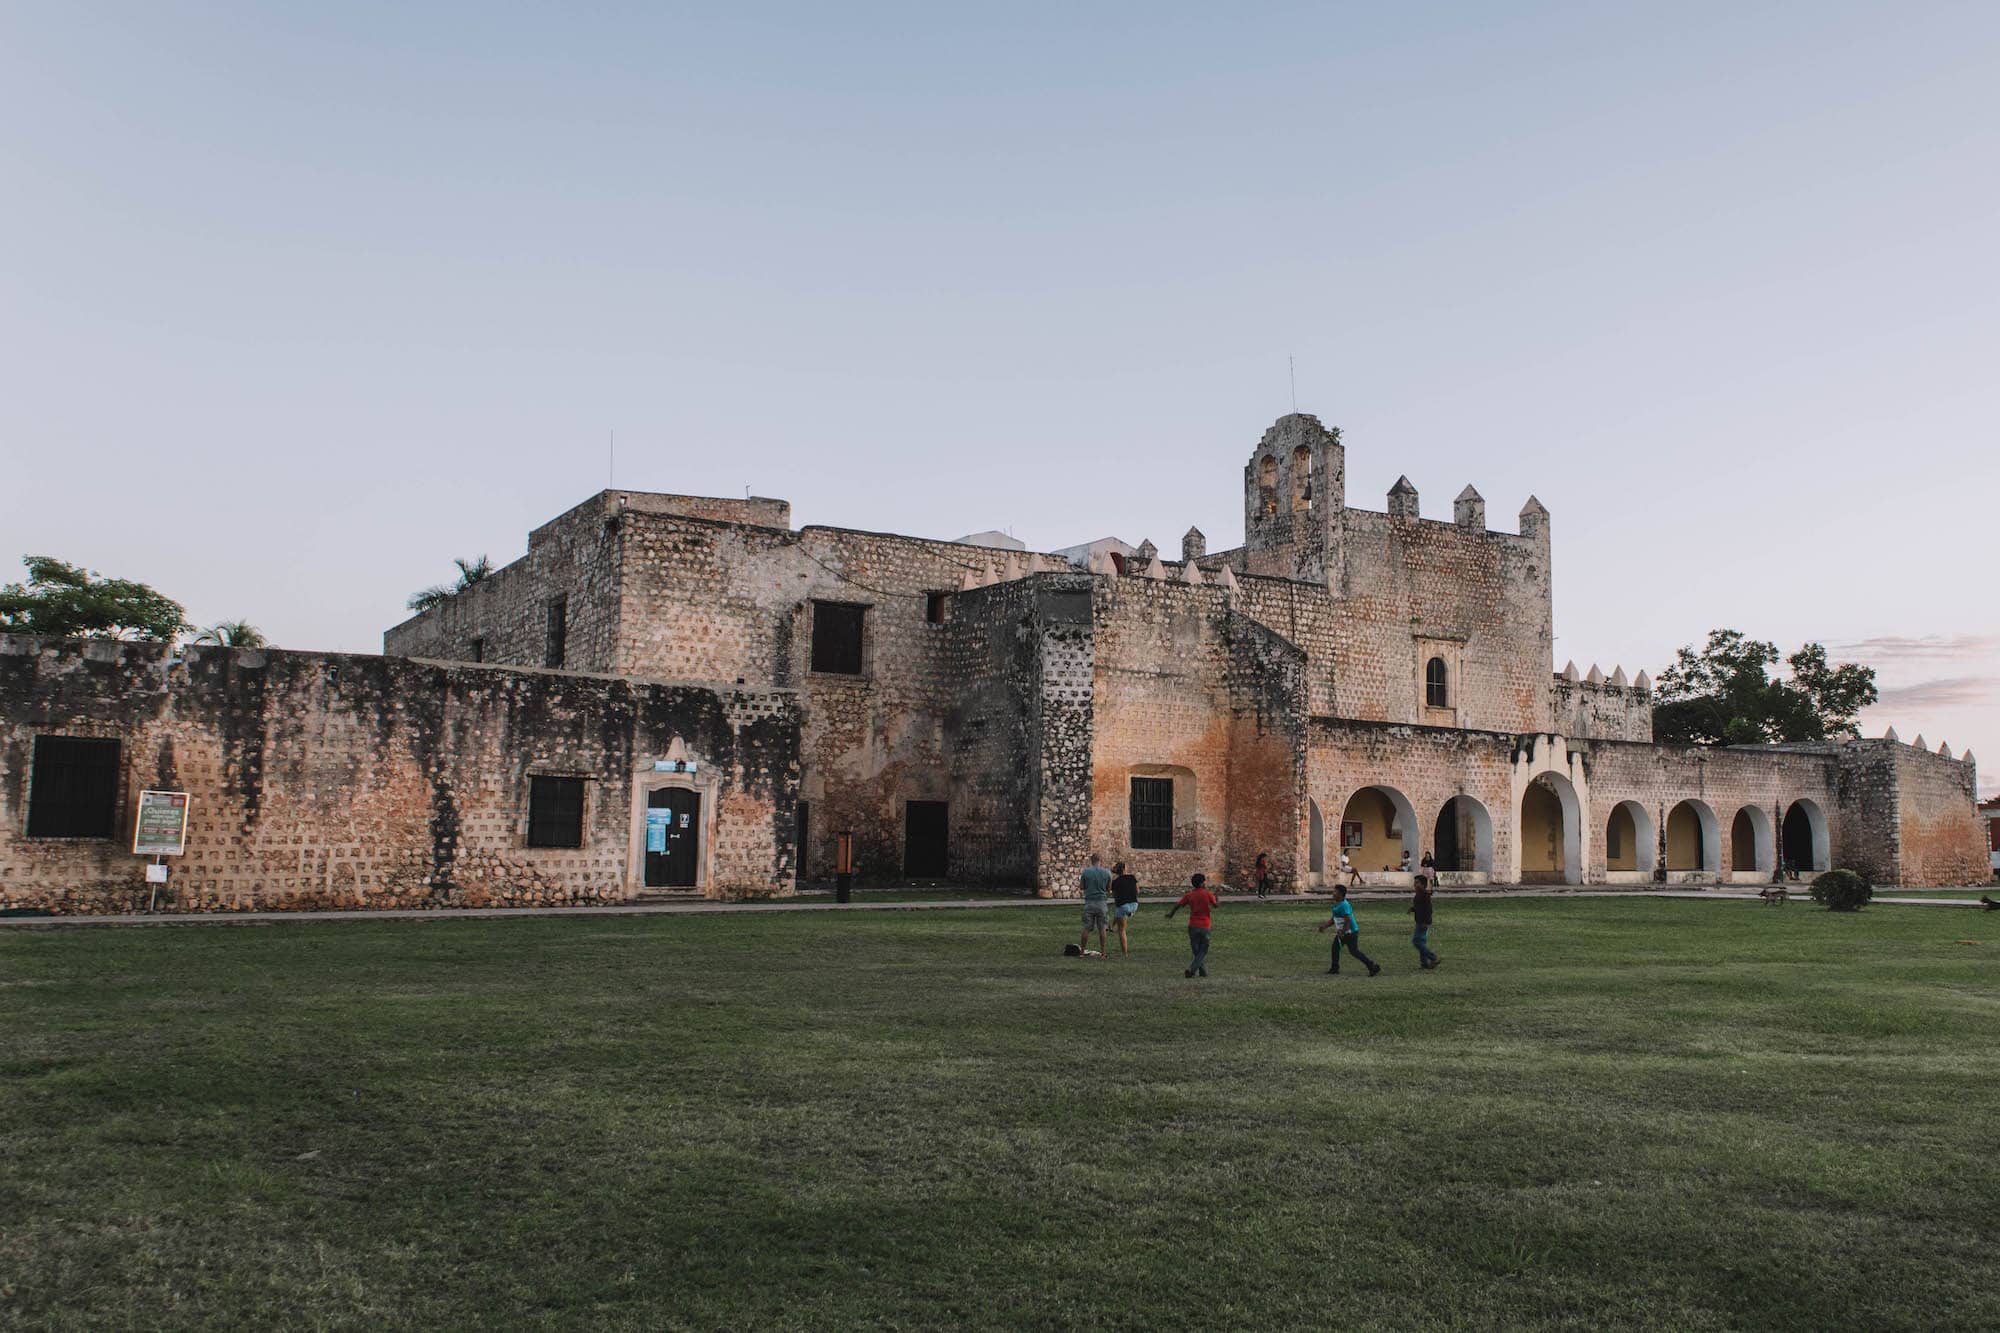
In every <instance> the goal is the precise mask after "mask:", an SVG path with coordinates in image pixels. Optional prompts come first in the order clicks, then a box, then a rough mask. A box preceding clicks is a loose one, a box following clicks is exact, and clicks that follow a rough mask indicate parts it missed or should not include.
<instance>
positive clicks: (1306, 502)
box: [1292, 444, 1313, 514]
mask: <svg viewBox="0 0 2000 1333" xmlns="http://www.w3.org/2000/svg"><path fill="white" fill-rule="evenodd" d="M1312 469H1313V455H1312V450H1310V449H1308V448H1306V447H1305V446H1304V445H1303V444H1302V445H1300V446H1299V447H1298V448H1296V449H1294V450H1292V512H1293V513H1295V514H1296V513H1298V512H1300V511H1301V510H1306V509H1311V508H1312V504H1313V485H1312V475H1313V473H1312Z"/></svg>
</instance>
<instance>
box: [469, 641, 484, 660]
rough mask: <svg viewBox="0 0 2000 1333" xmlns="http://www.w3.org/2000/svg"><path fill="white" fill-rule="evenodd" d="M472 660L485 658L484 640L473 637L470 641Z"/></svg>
mask: <svg viewBox="0 0 2000 1333" xmlns="http://www.w3.org/2000/svg"><path fill="white" fill-rule="evenodd" d="M472 660H473V661H475V662H484V661H485V660H486V640H484V639H474V640H473V641H472Z"/></svg>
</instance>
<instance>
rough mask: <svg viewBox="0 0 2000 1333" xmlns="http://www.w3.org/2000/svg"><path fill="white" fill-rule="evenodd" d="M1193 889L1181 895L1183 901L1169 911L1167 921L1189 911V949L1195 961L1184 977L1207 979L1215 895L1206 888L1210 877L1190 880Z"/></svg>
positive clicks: (1199, 876) (1189, 965)
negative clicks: (1182, 911) (1175, 914)
mask: <svg viewBox="0 0 2000 1333" xmlns="http://www.w3.org/2000/svg"><path fill="white" fill-rule="evenodd" d="M1188 883H1189V884H1190V885H1192V886H1193V887H1192V888H1190V889H1189V890H1188V891H1187V892H1186V893H1183V894H1182V895H1181V900H1180V901H1179V902H1177V903H1175V904H1174V905H1173V906H1172V907H1169V908H1168V909H1167V920H1169V921H1171V920H1173V919H1174V913H1175V912H1178V911H1180V910H1181V909H1182V908H1183V907H1185V908H1187V909H1188V949H1189V951H1190V952H1192V953H1193V954H1194V961H1193V962H1191V963H1189V964H1188V969H1187V971H1186V972H1184V973H1182V974H1181V975H1183V976H1189V977H1205V976H1207V975H1208V932H1209V928H1210V925H1211V923H1212V922H1213V921H1214V917H1213V916H1211V915H1210V914H1211V913H1212V912H1214V911H1215V895H1214V894H1212V893H1210V892H1209V891H1208V889H1207V887H1206V885H1207V884H1208V876H1206V875H1195V876H1193V877H1192V878H1190V879H1189V880H1188Z"/></svg>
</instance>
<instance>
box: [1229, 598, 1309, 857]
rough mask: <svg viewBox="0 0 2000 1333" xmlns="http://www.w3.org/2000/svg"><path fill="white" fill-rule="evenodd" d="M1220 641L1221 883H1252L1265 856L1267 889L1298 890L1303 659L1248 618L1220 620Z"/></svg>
mask: <svg viewBox="0 0 2000 1333" xmlns="http://www.w3.org/2000/svg"><path fill="white" fill-rule="evenodd" d="M1223 630H1224V632H1225V635H1226V641H1227V644H1228V652H1227V658H1226V661H1227V669H1226V670H1225V672H1224V680H1225V683H1226V685H1227V688H1228V692H1229V777H1228V781H1229V812H1228V820H1227V823H1226V824H1225V825H1224V828H1223V842H1222V863H1221V865H1220V867H1219V870H1220V872H1221V874H1222V877H1223V879H1224V881H1225V882H1226V883H1228V884H1232V885H1236V886H1238V887H1242V888H1249V887H1252V886H1253V883H1254V871H1255V868H1256V864H1257V857H1258V856H1259V855H1260V854H1263V855H1268V856H1269V857H1270V858H1271V860H1270V865H1271V881H1272V888H1273V890H1274V891H1275V892H1280V893H1285V892H1295V891H1298V890H1300V889H1303V888H1305V887H1306V883H1307V876H1306V857H1307V845H1306V843H1307V826H1306V818H1305V809H1306V751H1307V741H1306V729H1307V720H1306V719H1307V716H1308V714H1307V710H1306V698H1307V691H1306V656H1305V654H1304V653H1303V652H1301V651H1300V650H1299V648H1298V646H1297V645H1295V644H1293V643H1291V642H1289V641H1287V640H1286V639H1284V638H1282V637H1280V636H1279V635H1277V634H1274V633H1272V632H1271V631H1270V630H1269V629H1267V628H1265V627H1264V626H1263V625H1261V624H1259V623H1257V622H1256V621H1254V620H1252V619H1250V618H1249V617H1248V616H1245V615H1241V614H1239V613H1237V612H1235V611H1231V612H1230V613H1229V614H1228V616H1227V618H1226V619H1225V621H1224V622H1223Z"/></svg>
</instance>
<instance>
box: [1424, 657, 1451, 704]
mask: <svg viewBox="0 0 2000 1333" xmlns="http://www.w3.org/2000/svg"><path fill="white" fill-rule="evenodd" d="M1424 703H1425V704H1426V705H1428V706H1429V707H1431V708H1449V707H1451V684H1450V682H1449V681H1448V680H1447V679H1446V678H1445V670H1444V659H1443V658H1442V657H1433V658H1432V659H1431V660H1430V661H1429V662H1428V663H1427V664H1426V665H1425V666H1424Z"/></svg>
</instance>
